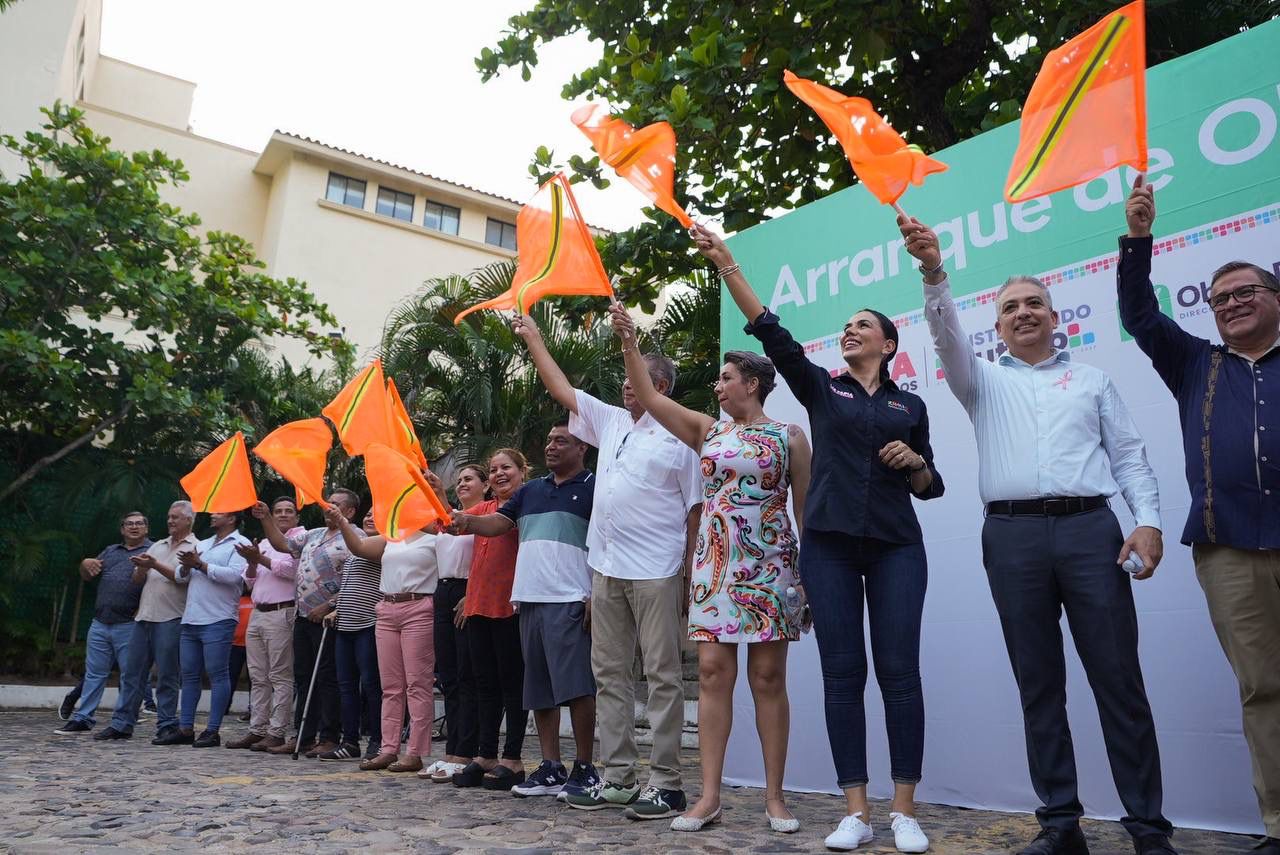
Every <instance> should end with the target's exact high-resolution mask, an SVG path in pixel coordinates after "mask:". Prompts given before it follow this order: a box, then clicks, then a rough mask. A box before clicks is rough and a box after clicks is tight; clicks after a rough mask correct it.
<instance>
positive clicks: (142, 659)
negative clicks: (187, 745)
mask: <svg viewBox="0 0 1280 855" xmlns="http://www.w3.org/2000/svg"><path fill="white" fill-rule="evenodd" d="M181 634H182V624H181V618H174V619H173V620H167V621H163V622H160V623H156V622H153V621H146V620H140V621H134V624H133V639H132V640H131V641H130V642H129V658H128V660H127V661H126V662H125V667H124V668H122V669H121V670H120V701H119V702H118V703H117V704H116V711H115V715H113V716H112V717H111V726H112V727H114V728H115V729H116V730H119V731H121V732H128V731H132V730H133V728H134V725H136V724H137V723H138V707H140V706H142V701H143V694H144V692H147V691H150V687H149V686H148V683H150V682H151V664H152V663H153V662H154V663H155V665H156V671H157V673H158V679H157V681H156V732H157V733H158V732H160V731H162V730H164V729H165V728H167V727H177V726H178V686H179V685H180V683H181V678H182V671H181V667H180V665H179V655H178V648H179V645H180V643H181V642H180V636H181Z"/></svg>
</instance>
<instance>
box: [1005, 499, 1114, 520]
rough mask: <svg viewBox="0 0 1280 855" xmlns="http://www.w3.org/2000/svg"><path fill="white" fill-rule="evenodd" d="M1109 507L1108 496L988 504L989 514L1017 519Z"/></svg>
mask: <svg viewBox="0 0 1280 855" xmlns="http://www.w3.org/2000/svg"><path fill="white" fill-rule="evenodd" d="M1106 506H1107V497H1106V496H1083V497H1082V496H1055V497H1053V498H1049V499H1013V500H1012V501H1004V502H987V513H988V514H1002V515H1006V516H1015V517H1024V516H1025V517H1061V516H1066V515H1068V514H1082V513H1084V512H1085V511H1096V510H1097V509H1098V508H1105V507H1106Z"/></svg>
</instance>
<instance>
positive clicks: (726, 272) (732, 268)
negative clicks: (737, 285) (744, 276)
mask: <svg viewBox="0 0 1280 855" xmlns="http://www.w3.org/2000/svg"><path fill="white" fill-rule="evenodd" d="M741 269H742V265H741V264H730V265H729V266H727V267H717V268H716V275H717V276H719V277H720V278H721V279H724V278H725V277H726V276H732V275H733V274H735V273H737V272H738V271H739V270H741Z"/></svg>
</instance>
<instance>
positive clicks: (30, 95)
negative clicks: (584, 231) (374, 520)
mask: <svg viewBox="0 0 1280 855" xmlns="http://www.w3.org/2000/svg"><path fill="white" fill-rule="evenodd" d="M101 22H102V3H101V0H18V2H16V3H15V4H13V5H12V6H11V7H9V8H8V9H7V10H6V11H4V12H3V13H0V80H3V81H5V85H4V87H3V90H2V91H0V131H3V132H4V133H9V134H13V135H15V136H20V135H21V134H22V133H23V132H24V131H26V130H29V129H32V128H35V127H37V126H38V125H39V123H40V120H41V118H42V116H41V115H40V112H39V109H40V107H43V106H48V105H50V104H52V103H53V102H54V101H55V100H58V99H61V100H62V101H63V102H66V103H74V104H75V105H76V106H77V107H78V108H80V109H82V110H84V111H85V114H86V120H87V122H88V124H89V125H90V126H91V127H92V128H94V129H95V130H96V131H98V132H100V133H103V134H106V135H107V136H109V137H111V139H112V144H113V146H114V147H116V148H119V149H123V150H125V151H136V150H144V149H145V150H150V149H160V150H162V151H164V152H166V153H167V154H169V155H170V156H172V157H175V158H178V159H180V160H181V161H182V162H183V164H184V165H185V166H186V168H187V171H188V172H189V173H190V176H191V177H190V180H189V181H188V182H187V183H185V184H183V185H182V186H180V187H178V188H170V189H168V190H167V191H166V193H165V195H166V200H167V201H169V202H171V203H173V204H175V205H177V206H178V207H180V208H182V209H183V210H185V211H191V212H194V213H197V214H199V215H200V218H201V219H202V221H203V228H205V229H208V230H217V231H227V232H234V233H235V234H238V235H241V236H243V237H244V238H246V239H248V240H249V241H251V242H252V243H253V245H254V247H255V248H256V250H257V254H258V256H259V257H260V258H261V259H262V260H263V261H264V262H265V263H266V265H267V271H266V272H267V273H268V274H269V275H271V276H274V277H277V278H281V279H283V278H286V277H293V278H295V279H299V280H302V281H305V282H306V283H307V284H308V285H309V286H310V288H311V290H312V292H313V293H315V294H316V295H317V296H318V297H319V299H320V300H322V301H324V302H325V303H327V304H328V305H329V308H330V309H331V310H332V311H333V314H334V315H335V316H337V318H338V321H339V325H340V328H339V329H336V330H326V331H325V332H329V333H341V334H342V335H344V337H345V338H347V339H348V340H349V341H351V342H353V343H354V344H355V345H356V347H357V349H358V351H359V352H360V353H361V354H362V355H363V354H364V353H366V352H367V351H368V350H369V349H370V348H372V347H373V346H374V345H376V344H377V342H378V339H379V336H380V334H381V330H382V324H383V322H384V320H385V319H386V317H387V315H388V313H389V312H390V310H391V309H392V307H393V306H394V305H395V304H396V303H397V302H399V301H400V300H401V299H402V298H404V297H405V296H406V295H408V294H410V293H412V292H413V291H415V290H416V289H417V288H418V287H419V286H420V285H421V283H422V282H423V280H425V279H429V278H431V277H435V276H446V275H449V274H455V273H466V272H468V271H470V270H473V269H475V268H477V267H481V266H483V265H486V264H490V263H492V262H495V261H501V260H504V259H509V258H512V257H514V255H515V225H514V224H515V220H516V214H517V213H518V212H519V210H520V203H518V202H516V201H514V200H511V199H505V198H502V197H500V196H495V195H492V194H489V193H484V192H482V191H480V190H476V189H474V188H471V187H467V186H464V185H461V184H454V183H452V182H449V181H445V180H443V179H440V178H436V177H434V176H431V175H427V174H424V173H421V172H416V171H414V170H411V169H406V168H404V167H401V166H396V165H395V164H391V163H387V162H385V161H381V160H377V159H375V158H373V157H368V156H365V155H362V154H357V153H355V152H350V151H346V150H343V149H338V148H334V147H332V146H327V145H325V144H323V143H321V142H318V141H316V140H311V139H307V138H304V137H299V136H295V135H292V134H288V133H284V132H281V131H277V132H276V133H274V134H273V135H272V136H271V138H270V139H269V140H267V141H266V146H265V148H264V149H263V150H262V151H260V152H259V151H249V150H246V149H242V148H238V147H236V146H232V145H227V144H225V143H221V142H218V141H217V140H212V139H208V138H206V137H201V136H197V135H196V134H193V133H191V131H190V128H189V124H188V123H189V120H190V116H191V101H192V95H193V93H194V91H195V84H194V83H192V82H190V81H187V80H180V79H178V78H175V77H171V76H169V75H166V74H161V73H159V72H156V71H151V70H149V69H145V68H140V67H138V66H135V65H131V64H129V63H127V62H122V61H120V60H118V59H113V58H112V57H108V56H102V55H101V54H99V52H98V40H99V33H100V30H101ZM18 165H19V164H18V163H17V162H16V161H15V159H14V158H13V157H12V156H11V155H9V154H8V153H7V152H0V172H4V173H6V174H12V172H13V171H14V170H15V169H16V168H17V167H18ZM284 352H285V355H287V356H290V357H292V358H294V359H298V358H301V357H302V355H303V354H304V353H305V351H304V350H303V349H302V348H301V347H300V346H298V345H296V344H292V343H291V344H289V345H286V348H285V351H284Z"/></svg>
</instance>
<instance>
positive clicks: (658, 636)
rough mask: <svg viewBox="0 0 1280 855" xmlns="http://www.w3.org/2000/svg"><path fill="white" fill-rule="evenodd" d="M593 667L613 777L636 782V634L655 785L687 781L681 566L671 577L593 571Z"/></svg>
mask: <svg viewBox="0 0 1280 855" xmlns="http://www.w3.org/2000/svg"><path fill="white" fill-rule="evenodd" d="M591 576H592V585H591V670H592V672H593V673H594V675H595V678H596V720H597V728H598V730H599V734H600V755H601V760H602V761H603V763H604V777H605V780H606V781H609V782H611V783H614V784H619V785H621V786H624V787H633V786H635V785H636V764H637V761H638V760H639V756H640V755H639V752H638V750H637V748H636V728H635V708H636V674H635V656H636V641H637V638H638V640H639V642H640V655H641V661H642V662H643V663H644V672H645V676H646V678H647V680H648V683H649V702H648V710H649V726H650V727H651V729H652V730H651V732H652V733H653V748H652V750H651V752H650V754H649V767H650V772H649V785H650V786H654V787H660V788H662V789H664V790H679V789H681V780H680V734H681V732H682V731H683V729H684V685H683V683H682V682H681V673H680V649H681V639H682V637H683V636H684V635H685V633H686V632H687V628H688V625H687V623H686V621H685V618H684V616H683V615H682V614H681V610H680V601H681V598H682V597H683V585H682V580H681V578H680V575H679V574H676V575H674V576H668V577H667V578H665V579H615V578H612V577H609V576H603V575H601V574H600V573H596V572H594V571H593V572H592V574H591Z"/></svg>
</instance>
